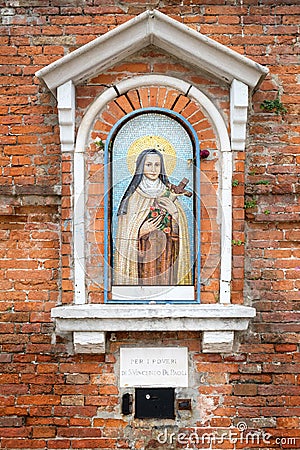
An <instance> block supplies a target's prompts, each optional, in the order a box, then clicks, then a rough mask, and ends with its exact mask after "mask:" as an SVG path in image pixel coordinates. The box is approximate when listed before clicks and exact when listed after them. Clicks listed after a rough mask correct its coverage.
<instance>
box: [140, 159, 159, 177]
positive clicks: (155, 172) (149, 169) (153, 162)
mask: <svg viewBox="0 0 300 450" xmlns="http://www.w3.org/2000/svg"><path fill="white" fill-rule="evenodd" d="M160 169H161V164H160V157H159V156H158V155H155V154H152V155H151V154H150V155H147V156H146V158H145V163H144V175H145V177H147V178H149V179H150V180H152V181H154V180H157V178H158V177H159V174H160Z"/></svg>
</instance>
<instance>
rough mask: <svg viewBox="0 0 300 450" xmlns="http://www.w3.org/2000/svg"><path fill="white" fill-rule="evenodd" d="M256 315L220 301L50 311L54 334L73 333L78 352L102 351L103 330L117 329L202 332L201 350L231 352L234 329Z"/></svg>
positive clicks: (250, 310) (243, 327)
mask: <svg viewBox="0 0 300 450" xmlns="http://www.w3.org/2000/svg"><path fill="white" fill-rule="evenodd" d="M255 314H256V311H255V309H254V308H251V307H247V306H241V305H220V304H216V305H191V304H189V305H169V304H167V305H133V304H132V305H113V304H111V305H106V304H97V305H95V304H93V305H69V306H58V307H56V308H53V309H52V312H51V315H52V318H53V319H54V320H55V324H56V333H57V334H61V333H65V332H72V333H73V337H74V343H75V345H74V349H75V352H77V353H104V352H105V333H106V332H116V331H201V332H203V333H202V343H203V352H204V353H218V352H224V351H226V352H230V351H232V348H233V341H234V331H242V330H246V329H247V327H248V324H249V320H250V319H251V318H253V317H255ZM97 333H98V339H97ZM93 346H94V348H93Z"/></svg>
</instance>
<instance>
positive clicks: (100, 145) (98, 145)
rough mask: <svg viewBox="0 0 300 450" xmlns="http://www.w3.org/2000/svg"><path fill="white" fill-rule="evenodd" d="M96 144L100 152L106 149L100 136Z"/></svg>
mask: <svg viewBox="0 0 300 450" xmlns="http://www.w3.org/2000/svg"><path fill="white" fill-rule="evenodd" d="M94 143H95V145H96V147H97V149H98V150H103V149H104V142H103V141H102V139H101V138H100V137H99V136H97V137H96V139H95V140H94Z"/></svg>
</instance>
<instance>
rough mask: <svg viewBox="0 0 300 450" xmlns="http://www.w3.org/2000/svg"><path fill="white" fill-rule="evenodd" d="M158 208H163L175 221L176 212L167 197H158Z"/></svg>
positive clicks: (174, 206) (175, 208)
mask: <svg viewBox="0 0 300 450" xmlns="http://www.w3.org/2000/svg"><path fill="white" fill-rule="evenodd" d="M158 206H159V208H164V209H166V210H167V211H168V213H169V214H171V216H173V218H174V219H175V220H176V217H177V216H178V210H177V207H176V205H175V203H174V202H172V200H170V199H169V198H168V197H160V198H159V199H158Z"/></svg>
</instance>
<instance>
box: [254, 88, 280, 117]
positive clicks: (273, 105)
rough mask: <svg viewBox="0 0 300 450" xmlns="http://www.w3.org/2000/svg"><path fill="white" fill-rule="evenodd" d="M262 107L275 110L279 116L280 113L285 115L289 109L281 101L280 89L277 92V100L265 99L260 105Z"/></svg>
mask: <svg viewBox="0 0 300 450" xmlns="http://www.w3.org/2000/svg"><path fill="white" fill-rule="evenodd" d="M260 109H263V110H264V111H269V112H274V113H275V114H277V115H278V116H279V114H281V115H282V116H284V114H286V113H287V109H286V108H285V107H284V106H283V104H282V103H281V101H280V94H279V91H278V93H277V97H276V98H275V100H264V101H263V102H262V103H261V105H260Z"/></svg>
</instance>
